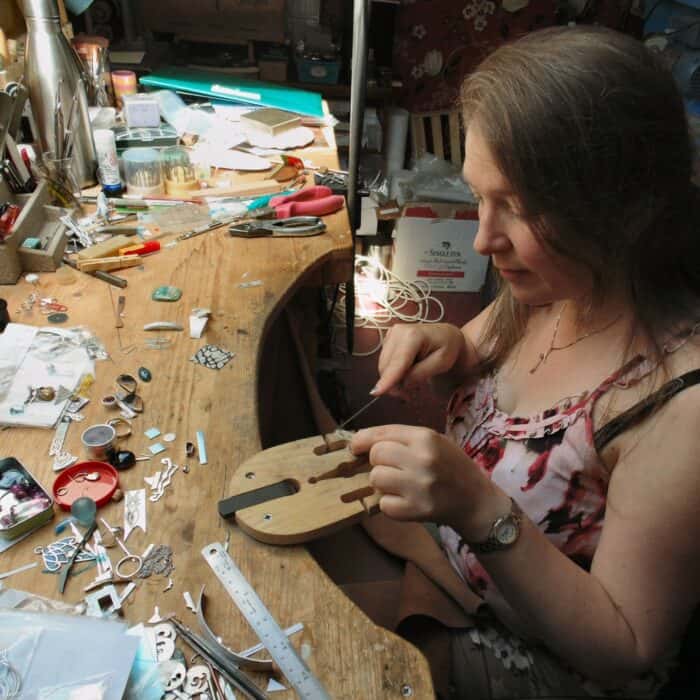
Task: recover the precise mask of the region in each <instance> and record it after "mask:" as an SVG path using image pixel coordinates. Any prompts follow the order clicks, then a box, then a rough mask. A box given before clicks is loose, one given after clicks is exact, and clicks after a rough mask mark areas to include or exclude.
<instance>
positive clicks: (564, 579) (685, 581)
mask: <svg viewBox="0 0 700 700" xmlns="http://www.w3.org/2000/svg"><path fill="white" fill-rule="evenodd" d="M462 98H463V106H464V117H465V125H466V158H465V163H464V178H465V180H466V181H467V182H468V183H469V185H470V186H471V188H472V190H473V191H474V193H475V195H476V196H477V198H478V202H479V219H480V225H479V232H478V234H477V237H476V240H475V243H474V247H475V249H476V250H477V251H478V252H479V253H481V254H483V255H488V256H490V258H491V261H492V264H493V267H494V268H495V270H496V272H497V274H498V276H499V278H500V282H501V286H500V290H499V293H498V295H497V297H496V299H495V301H494V302H493V303H492V304H491V305H490V306H489V307H488V308H486V309H485V310H484V311H483V312H482V313H481V314H480V315H479V316H478V317H477V318H475V319H474V320H473V321H471V322H470V323H468V324H467V325H466V326H465V327H464V328H462V329H461V330H460V329H459V328H456V327H454V326H450V325H447V324H442V325H399V326H395V327H393V328H392V329H391V331H390V332H389V334H388V337H387V340H386V343H385V345H384V347H383V349H382V352H381V356H380V359H379V375H380V376H379V381H378V382H377V385H376V387H375V388H374V390H373V393H374V394H377V395H379V394H387V393H388V394H401V393H402V391H403V390H404V389H406V388H409V387H411V386H413V385H415V384H417V383H419V382H424V381H428V380H430V381H432V382H433V383H434V385H435V386H436V387H441V388H444V387H446V386H449V387H451V388H455V387H456V390H455V391H454V393H453V394H452V397H451V399H450V402H449V405H448V422H447V431H446V435H439V434H437V433H435V432H433V431H430V430H427V429H424V428H419V427H409V426H403V425H385V426H381V427H376V428H370V429H367V430H361V431H359V432H358V433H357V434H356V435H355V436H354V438H353V440H352V443H351V449H352V450H353V452H354V453H355V454H364V453H368V455H369V460H370V463H371V465H372V466H373V468H372V471H371V476H370V482H371V484H372V485H373V486H374V487H375V488H376V489H377V490H378V491H379V492H381V493H382V494H383V495H382V498H381V501H380V506H381V510H382V512H383V513H384V514H385V516H388V518H390V519H393V520H398V521H432V522H437V523H439V524H440V525H441V528H440V534H441V538H442V544H443V547H444V549H445V552H446V554H447V556H448V557H449V559H450V561H451V563H452V564H453V566H454V567H455V569H456V571H457V573H458V574H459V576H460V577H461V578H462V579H463V581H464V585H465V586H469V587H470V588H471V589H472V590H473V591H474V592H475V593H477V594H478V595H479V596H480V598H481V599H482V600H483V601H484V603H485V604H486V608H487V609H488V611H490V613H489V615H487V617H486V618H485V619H481V618H480V619H479V620H478V621H477V622H475V623H474V625H473V626H471V627H469V628H467V629H462V630H457V631H453V632H452V682H453V685H454V686H455V687H456V695H457V696H458V697H469V698H470V699H473V698H476V697H481V695H480V694H479V693H481V692H483V693H484V694H485V695H486V696H488V695H489V694H490V695H491V696H492V697H494V698H498V697H503V698H506V697H540V696H541V697H552V696H562V695H566V696H567V697H588V696H591V695H592V696H600V695H602V696H604V695H606V694H609V693H611V692H613V690H612V689H617V691H616V692H617V694H618V696H619V695H621V696H622V697H647V696H649V697H653V696H654V694H655V693H656V692H657V690H658V688H659V686H660V685H661V684H662V683H663V682H664V680H665V679H666V677H667V675H668V672H669V669H670V667H671V664H672V663H673V659H674V656H675V654H676V653H677V650H678V646H679V641H680V640H681V638H682V636H683V633H684V630H685V628H686V625H687V623H688V621H689V619H690V617H691V614H692V612H693V610H694V608H695V607H696V605H697V604H698V599H699V598H700V538H698V537H697V526H698V524H700V515H699V514H700V458H698V456H697V455H698V440H699V437H698V428H700V386H697V385H696V384H695V383H696V382H700V372H695V373H693V372H692V370H696V368H699V367H700V332H698V331H699V329H700V324H698V321H700V244H699V243H698V241H699V240H700V237H699V236H698V234H697V229H696V221H697V198H696V193H695V189H694V187H693V186H692V185H691V182H690V177H691V162H692V154H691V147H690V141H689V137H688V130H687V123H686V119H685V113H684V105H683V101H682V99H681V97H680V95H679V93H678V91H677V89H676V87H675V85H674V83H673V81H672V79H671V77H670V74H669V73H668V72H667V71H666V70H665V69H664V68H663V67H662V66H661V64H660V62H659V60H657V58H656V57H654V56H653V55H651V54H650V53H649V52H648V51H647V50H646V49H645V48H644V47H643V46H642V45H641V44H640V43H638V42H637V41H636V40H634V39H632V38H629V37H626V36H624V35H620V34H616V33H614V32H612V31H609V30H605V29H602V28H592V27H576V28H555V29H548V30H544V31H541V32H536V33H533V34H530V35H528V36H526V37H524V38H522V39H520V40H519V41H517V42H515V43H513V44H511V45H508V46H505V47H502V48H500V49H498V50H497V51H496V52H494V53H493V54H492V55H491V56H489V57H488V58H487V59H486V60H485V61H484V62H483V63H482V64H481V66H479V68H478V69H477V70H476V71H475V72H474V73H473V74H472V75H471V76H469V77H468V78H467V80H466V81H465V84H464V87H463V93H462ZM688 372H690V374H688V375H687V376H686V377H685V378H684V379H683V380H681V381H680V382H676V383H670V384H669V381H670V380H672V379H674V378H678V377H683V375H686V373H688ZM661 387H664V390H663V391H662V392H660V393H657V392H658V390H659V389H660V388H661ZM645 400H646V402H645V403H642V404H640V402H644V401H645ZM475 659H476V661H475ZM499 659H500V660H499ZM502 662H503V663H502ZM484 669H487V671H486V674H487V676H488V678H486V679H485V680H484V678H483V677H481V678H477V676H478V675H479V674H481V676H483V674H484ZM620 689H621V690H620ZM613 694H614V693H613Z"/></svg>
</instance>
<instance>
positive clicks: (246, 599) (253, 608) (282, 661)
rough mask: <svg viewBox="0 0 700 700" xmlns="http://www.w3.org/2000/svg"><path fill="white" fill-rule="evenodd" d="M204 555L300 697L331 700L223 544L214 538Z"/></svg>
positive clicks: (205, 548) (203, 550) (204, 550)
mask: <svg viewBox="0 0 700 700" xmlns="http://www.w3.org/2000/svg"><path fill="white" fill-rule="evenodd" d="M202 556H203V557H204V559H205V560H206V562H207V564H209V566H210V567H211V568H212V570H213V571H214V573H215V574H216V576H217V577H218V579H219V581H221V583H222V584H223V586H224V588H225V589H226V591H227V592H228V594H229V595H230V596H231V598H232V599H233V602H234V603H235V604H236V605H237V606H238V609H239V610H240V611H241V612H242V613H243V616H244V617H245V619H246V620H247V621H248V624H249V625H250V626H251V627H252V628H253V629H254V630H255V632H256V634H257V635H258V637H259V638H260V641H261V642H262V643H263V644H264V645H265V648H266V649H267V650H268V651H269V652H270V656H271V657H272V659H273V660H274V661H275V663H276V664H277V666H279V668H280V670H281V671H282V673H283V674H284V675H285V677H286V678H287V680H288V681H289V683H290V684H291V685H292V687H293V688H294V690H296V692H297V694H298V695H299V697H300V698H304V700H306V699H307V698H308V700H330V695H328V693H327V692H326V690H325V688H324V687H323V686H322V685H321V682H320V681H319V680H318V678H316V676H314V675H313V673H311V670H310V669H309V667H308V666H307V665H306V664H305V663H304V661H303V660H302V658H301V657H300V656H299V654H297V651H296V649H295V648H294V647H293V646H292V643H291V642H290V641H289V639H288V638H287V636H286V635H285V633H284V632H283V631H282V629H281V628H280V626H279V625H278V624H277V622H276V620H275V618H274V617H272V615H271V613H270V611H269V610H268V609H267V608H266V607H265V604H264V603H263V602H262V600H260V597H259V596H258V594H257V593H256V592H255V589H254V588H253V587H252V586H251V585H250V583H248V581H247V580H246V578H245V576H243V573H242V572H241V570H240V569H239V568H238V567H237V566H236V565H235V564H234V562H233V560H232V559H231V557H230V556H229V555H228V553H227V552H226V550H225V549H224V546H223V545H222V544H220V543H219V542H212V544H210V545H207V546H206V547H204V549H202Z"/></svg>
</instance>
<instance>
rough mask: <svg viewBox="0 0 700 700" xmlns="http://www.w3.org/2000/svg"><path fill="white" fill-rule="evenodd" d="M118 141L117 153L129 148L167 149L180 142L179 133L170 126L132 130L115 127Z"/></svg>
mask: <svg viewBox="0 0 700 700" xmlns="http://www.w3.org/2000/svg"><path fill="white" fill-rule="evenodd" d="M112 131H113V132H114V138H115V139H116V141H117V153H122V152H123V151H125V150H126V149H127V148H166V147H168V146H175V145H176V144H177V142H178V140H179V139H178V135H177V131H175V129H173V127H172V126H170V124H161V125H160V126H157V127H150V128H149V127H143V128H138V129H130V128H129V127H128V126H119V127H113V128H112Z"/></svg>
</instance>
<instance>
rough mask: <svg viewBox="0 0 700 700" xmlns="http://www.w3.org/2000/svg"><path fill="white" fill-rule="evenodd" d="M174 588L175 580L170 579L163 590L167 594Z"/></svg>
mask: <svg viewBox="0 0 700 700" xmlns="http://www.w3.org/2000/svg"><path fill="white" fill-rule="evenodd" d="M172 587H173V580H172V579H171V578H169V579H168V585H167V586H166V587H165V588H164V589H163V593H167V592H168V591H169V590H170V589H171V588H172Z"/></svg>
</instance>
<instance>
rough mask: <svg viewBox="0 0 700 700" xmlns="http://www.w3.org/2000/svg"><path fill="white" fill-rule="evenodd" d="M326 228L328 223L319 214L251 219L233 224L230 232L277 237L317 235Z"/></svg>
mask: <svg viewBox="0 0 700 700" xmlns="http://www.w3.org/2000/svg"><path fill="white" fill-rule="evenodd" d="M325 230H326V224H324V223H323V221H322V220H321V219H320V218H319V217H318V216H292V217H290V218H288V219H276V220H272V221H264V220H263V221H249V222H247V223H243V224H231V225H230V226H229V227H228V232H229V234H231V235H232V236H239V237H241V238H262V237H267V236H272V237H275V238H281V237H291V236H317V235H318V234H319V233H323V232H324V231H325Z"/></svg>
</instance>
